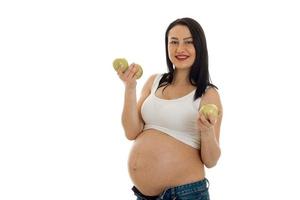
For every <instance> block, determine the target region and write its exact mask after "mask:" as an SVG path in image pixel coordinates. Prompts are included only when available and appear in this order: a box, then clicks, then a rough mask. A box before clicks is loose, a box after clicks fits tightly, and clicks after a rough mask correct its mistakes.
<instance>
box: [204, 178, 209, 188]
mask: <svg viewBox="0 0 300 200" xmlns="http://www.w3.org/2000/svg"><path fill="white" fill-rule="evenodd" d="M205 181H206V187H207V189H209V186H210V183H209V181H208V179H207V178H205Z"/></svg>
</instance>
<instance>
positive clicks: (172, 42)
mask: <svg viewBox="0 0 300 200" xmlns="http://www.w3.org/2000/svg"><path fill="white" fill-rule="evenodd" d="M170 44H178V41H176V40H172V41H170Z"/></svg>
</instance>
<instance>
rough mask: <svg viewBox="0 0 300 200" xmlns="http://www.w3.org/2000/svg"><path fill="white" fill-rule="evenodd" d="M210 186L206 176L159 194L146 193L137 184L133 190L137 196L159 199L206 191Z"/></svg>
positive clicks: (149, 199)
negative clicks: (149, 194) (150, 194)
mask: <svg viewBox="0 0 300 200" xmlns="http://www.w3.org/2000/svg"><path fill="white" fill-rule="evenodd" d="M208 188H209V181H208V180H207V179H206V178H204V179H203V180H200V181H197V182H194V183H188V184H184V185H179V186H175V187H170V188H167V189H165V190H164V191H163V192H162V193H161V194H160V195H158V196H147V195H144V194H142V193H141V192H140V191H139V190H138V189H137V188H136V187H135V186H133V188H132V190H133V192H134V193H135V195H136V196H137V197H139V198H141V199H143V200H159V199H164V197H166V196H168V198H171V197H172V196H180V195H184V194H188V193H193V192H201V191H206V190H208Z"/></svg>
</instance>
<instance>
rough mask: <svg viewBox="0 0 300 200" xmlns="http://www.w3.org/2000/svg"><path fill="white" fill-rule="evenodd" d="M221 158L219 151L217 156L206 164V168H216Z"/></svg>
mask: <svg viewBox="0 0 300 200" xmlns="http://www.w3.org/2000/svg"><path fill="white" fill-rule="evenodd" d="M220 156H221V151H218V153H217V155H215V156H214V158H213V159H210V160H208V161H206V162H204V165H205V167H206V168H213V167H214V166H216V165H217V163H218V161H219V158H220Z"/></svg>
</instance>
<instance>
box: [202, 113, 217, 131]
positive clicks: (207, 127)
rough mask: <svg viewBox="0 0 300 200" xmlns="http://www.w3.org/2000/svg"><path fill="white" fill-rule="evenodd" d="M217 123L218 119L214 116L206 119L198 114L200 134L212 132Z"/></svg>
mask: <svg viewBox="0 0 300 200" xmlns="http://www.w3.org/2000/svg"><path fill="white" fill-rule="evenodd" d="M215 123H216V118H214V117H213V116H208V117H206V116H205V115H204V114H203V113H201V112H199V114H198V128H199V131H200V132H207V131H211V130H212V129H213V128H214V124H215Z"/></svg>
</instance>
